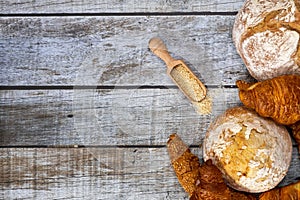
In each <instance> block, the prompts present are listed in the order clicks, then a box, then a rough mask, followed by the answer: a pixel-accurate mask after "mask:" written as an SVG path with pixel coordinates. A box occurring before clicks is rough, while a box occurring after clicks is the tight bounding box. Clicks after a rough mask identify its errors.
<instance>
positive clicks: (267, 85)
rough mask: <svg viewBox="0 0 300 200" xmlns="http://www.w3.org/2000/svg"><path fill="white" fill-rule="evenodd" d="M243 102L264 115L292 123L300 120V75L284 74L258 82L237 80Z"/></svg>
mask: <svg viewBox="0 0 300 200" xmlns="http://www.w3.org/2000/svg"><path fill="white" fill-rule="evenodd" d="M236 85H237V87H238V88H239V97H240V100H241V101H242V103H243V104H244V105H245V106H246V107H248V108H252V109H254V110H255V111H256V112H257V113H258V114H259V115H261V116H263V117H270V118H272V119H273V120H274V121H276V122H277V123H280V124H283V125H292V124H294V123H296V122H297V121H299V120H300V75H283V76H279V77H276V78H273V79H269V80H266V81H262V82H257V83H247V82H244V81H241V80H238V81H237V82H236Z"/></svg>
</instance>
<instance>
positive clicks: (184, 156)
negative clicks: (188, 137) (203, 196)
mask: <svg viewBox="0 0 300 200" xmlns="http://www.w3.org/2000/svg"><path fill="white" fill-rule="evenodd" d="M167 146H168V151H169V156H170V160H171V163H172V166H173V168H174V171H175V173H176V176H177V178H178V181H179V183H180V184H181V186H182V187H183V189H184V190H185V191H186V192H187V193H188V194H190V195H191V194H193V192H194V191H195V188H196V183H197V182H199V181H200V172H199V169H200V162H199V158H198V157H197V156H195V155H194V154H192V153H191V151H190V149H189V147H188V146H187V145H186V144H185V143H184V142H183V141H182V140H181V138H180V137H178V135H177V134H172V135H171V136H170V138H169V140H168V142H167Z"/></svg>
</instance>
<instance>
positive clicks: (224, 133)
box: [203, 107, 292, 193]
mask: <svg viewBox="0 0 300 200" xmlns="http://www.w3.org/2000/svg"><path fill="white" fill-rule="evenodd" d="M291 157H292V141H291V138H290V135H289V132H288V131H287V129H286V128H285V127H284V126H281V125H278V124H277V123H275V122H274V121H273V120H270V119H267V118H264V117H261V116H259V115H258V114H257V113H256V112H255V111H253V110H251V109H247V108H245V107H235V108H231V109H228V110H226V111H225V113H224V114H222V115H220V116H218V117H217V119H216V120H215V121H214V122H213V123H211V125H210V127H209V128H208V130H207V133H206V136H205V139H204V142H203V158H204V160H205V161H206V160H212V162H213V164H214V165H216V166H217V167H218V168H219V170H220V171H221V172H222V174H223V177H224V178H225V180H226V182H227V184H229V185H230V186H231V187H233V188H234V189H236V190H240V191H245V192H253V193H259V192H265V191H267V190H270V189H273V188H274V187H275V186H276V185H277V184H278V183H279V182H280V181H281V180H282V179H283V178H284V177H285V175H286V173H287V171H288V168H289V165H290V161H291Z"/></svg>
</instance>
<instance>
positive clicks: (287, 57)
mask: <svg viewBox="0 0 300 200" xmlns="http://www.w3.org/2000/svg"><path fill="white" fill-rule="evenodd" d="M232 35H233V41H234V42H235V45H236V49H237V51H238V53H239V54H240V56H241V57H242V59H243V61H244V63H245V65H246V67H247V68H248V71H249V73H250V74H251V75H252V76H253V77H254V78H255V79H257V80H260V81H261V80H266V79H269V78H274V77H276V76H279V75H284V74H292V73H296V74H300V47H299V45H300V42H299V37H300V1H299V0H246V1H245V4H244V6H243V7H242V9H241V10H240V11H239V13H238V15H237V17H236V20H235V23H234V27H233V32H232Z"/></svg>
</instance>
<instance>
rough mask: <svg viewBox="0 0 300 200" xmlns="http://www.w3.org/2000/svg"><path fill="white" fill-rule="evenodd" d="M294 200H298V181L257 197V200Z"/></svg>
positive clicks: (299, 189)
mask: <svg viewBox="0 0 300 200" xmlns="http://www.w3.org/2000/svg"><path fill="white" fill-rule="evenodd" d="M272 199H274V200H277V199H278V200H294V199H295V200H296V199H300V181H298V182H296V183H293V184H290V185H287V186H284V187H281V188H275V189H273V190H270V191H268V192H265V193H263V194H261V195H260V196H259V200H272Z"/></svg>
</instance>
